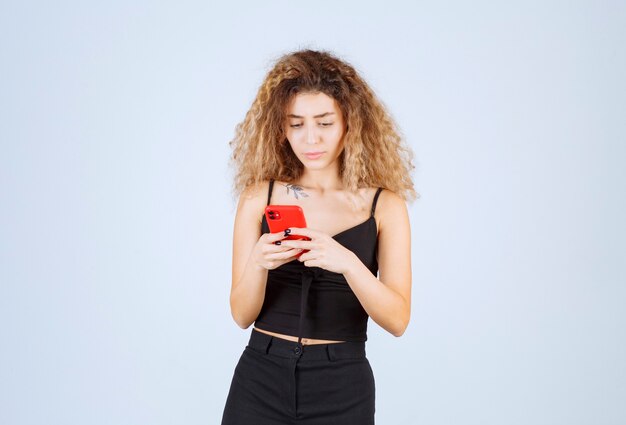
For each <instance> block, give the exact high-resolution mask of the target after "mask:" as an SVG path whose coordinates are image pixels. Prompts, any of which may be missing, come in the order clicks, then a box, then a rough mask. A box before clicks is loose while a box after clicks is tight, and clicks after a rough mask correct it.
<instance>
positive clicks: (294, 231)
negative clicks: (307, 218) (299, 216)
mask: <svg viewBox="0 0 626 425" xmlns="http://www.w3.org/2000/svg"><path fill="white" fill-rule="evenodd" d="M289 230H290V234H291V235H292V236H293V235H297V236H306V237H309V238H311V239H313V238H314V237H316V236H319V234H320V232H318V231H317V230H313V229H309V228H307V227H290V228H289Z"/></svg>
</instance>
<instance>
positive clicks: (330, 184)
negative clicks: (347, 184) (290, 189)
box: [299, 169, 343, 192]
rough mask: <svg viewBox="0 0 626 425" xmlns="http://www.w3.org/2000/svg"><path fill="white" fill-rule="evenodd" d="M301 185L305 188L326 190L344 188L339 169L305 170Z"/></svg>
mask: <svg viewBox="0 0 626 425" xmlns="http://www.w3.org/2000/svg"><path fill="white" fill-rule="evenodd" d="M299 183H300V185H301V186H302V187H305V188H309V189H314V190H320V191H322V192H323V191H326V190H342V189H343V183H342V182H341V179H340V178H339V173H338V172H337V170H307V169H305V170H304V173H303V174H302V177H300V182H299Z"/></svg>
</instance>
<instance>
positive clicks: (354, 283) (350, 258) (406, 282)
mask: <svg viewBox="0 0 626 425" xmlns="http://www.w3.org/2000/svg"><path fill="white" fill-rule="evenodd" d="M376 212H377V215H378V216H379V221H378V222H379V224H378V257H377V258H378V269H379V276H380V280H379V279H378V278H376V276H374V275H372V273H371V272H370V271H369V269H368V268H367V267H366V266H365V264H363V262H362V261H361V260H360V259H359V258H358V257H357V256H356V254H354V253H353V252H352V251H350V250H349V249H347V248H345V247H344V246H343V245H341V244H340V243H339V242H337V241H336V240H334V239H333V238H332V237H330V236H328V235H326V234H325V233H322V232H318V231H315V230H311V229H301V228H292V234H295V235H302V236H308V237H310V238H311V241H296V240H290V241H286V240H284V241H283V242H282V243H283V245H285V246H288V247H292V248H302V249H309V250H310V251H309V252H307V253H305V254H302V255H301V256H300V258H299V261H302V262H304V265H305V266H307V267H313V266H315V267H321V268H323V269H326V270H329V271H333V272H335V273H342V274H343V275H344V277H345V278H346V281H347V282H348V284H349V285H350V288H351V289H352V291H353V292H354V294H355V295H356V297H357V298H358V299H359V302H360V303H361V305H362V306H363V308H364V309H365V311H366V312H367V314H368V315H369V316H370V317H371V318H372V320H374V321H375V322H376V323H378V324H379V325H380V326H381V327H382V328H383V329H385V330H386V331H388V332H390V333H391V334H393V335H395V336H401V335H402V334H403V333H404V331H405V330H406V328H407V326H408V324H409V318H410V315H411V228H410V224H409V215H408V212H407V208H406V204H405V202H404V200H403V199H402V198H400V197H399V196H398V195H396V194H395V193H393V192H390V191H383V192H382V193H381V194H380V198H379V201H378V208H377V209H376Z"/></svg>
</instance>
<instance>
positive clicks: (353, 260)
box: [343, 251, 363, 279]
mask: <svg viewBox="0 0 626 425" xmlns="http://www.w3.org/2000/svg"><path fill="white" fill-rule="evenodd" d="M362 266H363V263H362V262H361V260H360V259H359V257H357V255H356V254H355V253H354V252H352V251H350V261H347V267H346V269H345V270H344V271H343V276H344V277H345V278H346V279H347V278H348V277H349V276H353V275H355V274H356V273H357V272H358V270H359V268H360V267H362Z"/></svg>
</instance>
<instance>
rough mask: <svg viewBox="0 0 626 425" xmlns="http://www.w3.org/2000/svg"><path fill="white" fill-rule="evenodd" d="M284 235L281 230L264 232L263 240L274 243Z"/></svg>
mask: <svg viewBox="0 0 626 425" xmlns="http://www.w3.org/2000/svg"><path fill="white" fill-rule="evenodd" d="M284 237H285V234H284V233H283V232H276V233H265V241H266V242H268V243H274V242H276V241H279V240H281V239H283V238H284Z"/></svg>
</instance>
